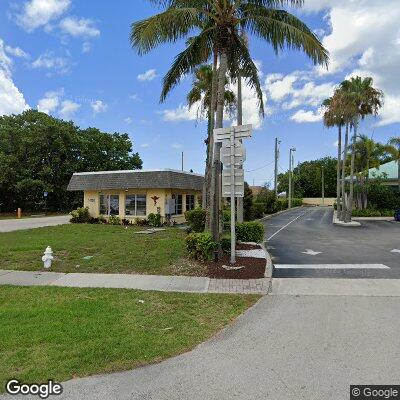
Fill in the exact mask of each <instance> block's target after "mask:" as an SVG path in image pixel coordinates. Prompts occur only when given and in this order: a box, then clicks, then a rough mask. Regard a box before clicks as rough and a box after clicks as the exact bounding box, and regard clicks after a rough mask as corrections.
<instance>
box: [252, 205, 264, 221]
mask: <svg viewBox="0 0 400 400" xmlns="http://www.w3.org/2000/svg"><path fill="white" fill-rule="evenodd" d="M265 209H266V204H265V203H254V204H253V215H254V218H262V217H263V216H264V214H265Z"/></svg>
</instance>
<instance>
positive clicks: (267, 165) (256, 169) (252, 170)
mask: <svg viewBox="0 0 400 400" xmlns="http://www.w3.org/2000/svg"><path fill="white" fill-rule="evenodd" d="M273 163H274V161H271V162H270V163H268V164H265V165H263V166H262V167H258V168H254V169H249V170H247V171H245V172H254V171H259V170H260V169H263V168H267V167H269V166H270V165H271V164H273Z"/></svg>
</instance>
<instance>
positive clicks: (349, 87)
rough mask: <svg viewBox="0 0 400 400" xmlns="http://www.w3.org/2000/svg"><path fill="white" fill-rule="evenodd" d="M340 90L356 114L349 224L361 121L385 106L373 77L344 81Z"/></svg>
mask: <svg viewBox="0 0 400 400" xmlns="http://www.w3.org/2000/svg"><path fill="white" fill-rule="evenodd" d="M340 90H341V91H342V93H343V94H344V96H345V97H346V100H347V101H348V102H349V104H351V105H352V106H353V109H354V114H353V116H352V121H351V125H352V128H353V138H352V147H351V164H350V190H349V202H348V209H347V215H346V218H345V221H346V222H349V221H351V214H352V210H353V197H354V162H355V148H356V146H355V145H356V141H357V132H358V125H359V123H360V120H361V119H363V118H365V117H366V116H367V115H377V114H378V111H379V109H380V108H381V107H382V105H383V92H382V91H380V90H378V89H376V88H374V87H373V79H372V78H371V77H367V78H361V77H360V76H356V77H352V78H350V79H349V80H344V81H343V82H342V83H341V84H340Z"/></svg>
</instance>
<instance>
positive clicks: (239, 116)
mask: <svg viewBox="0 0 400 400" xmlns="http://www.w3.org/2000/svg"><path fill="white" fill-rule="evenodd" d="M237 80H238V93H237V124H238V125H242V124H243V108H242V77H241V75H240V72H239V73H238V77H237ZM237 222H239V223H241V222H243V197H238V198H237Z"/></svg>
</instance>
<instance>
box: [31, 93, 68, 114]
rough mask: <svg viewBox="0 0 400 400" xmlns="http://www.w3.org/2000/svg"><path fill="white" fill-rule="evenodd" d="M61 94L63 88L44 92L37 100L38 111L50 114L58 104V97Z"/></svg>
mask: <svg viewBox="0 0 400 400" xmlns="http://www.w3.org/2000/svg"><path fill="white" fill-rule="evenodd" d="M62 95H63V90H58V91H52V92H47V93H45V95H44V97H43V98H41V99H40V100H39V101H38V104H37V109H38V111H41V112H44V113H46V114H50V113H52V112H54V111H55V110H56V109H57V107H58V106H59V104H60V97H62Z"/></svg>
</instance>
